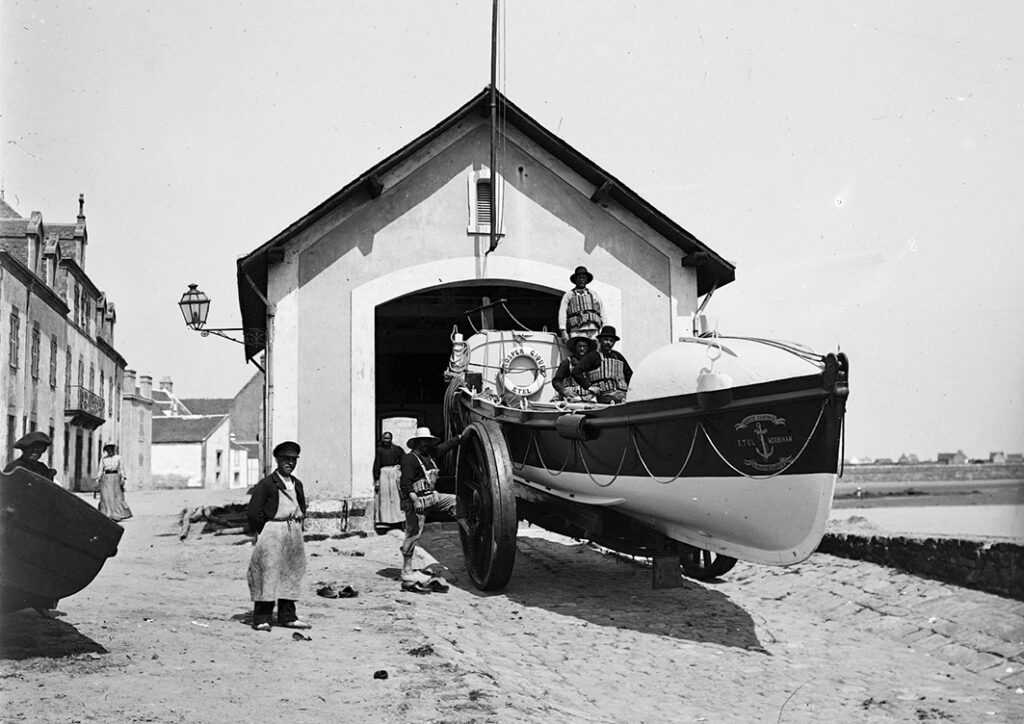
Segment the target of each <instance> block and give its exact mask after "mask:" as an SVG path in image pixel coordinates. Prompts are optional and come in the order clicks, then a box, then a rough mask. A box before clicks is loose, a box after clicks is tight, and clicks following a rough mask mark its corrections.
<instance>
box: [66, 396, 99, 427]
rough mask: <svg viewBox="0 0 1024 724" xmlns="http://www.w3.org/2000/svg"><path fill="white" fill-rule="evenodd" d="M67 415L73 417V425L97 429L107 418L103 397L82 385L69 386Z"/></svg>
mask: <svg viewBox="0 0 1024 724" xmlns="http://www.w3.org/2000/svg"><path fill="white" fill-rule="evenodd" d="M66 404H67V407H66V409H65V410H64V416H65V417H71V418H72V420H71V424H72V425H80V426H82V427H85V428H88V429H90V430H95V429H96V428H97V427H99V426H100V425H102V424H103V423H104V421H105V420H106V417H104V412H105V411H104V405H103V398H102V397H100V396H99V395H97V394H96V393H95V392H91V391H90V390H88V389H87V388H85V387H82V386H80V385H73V386H72V387H69V388H68V402H67V403H66Z"/></svg>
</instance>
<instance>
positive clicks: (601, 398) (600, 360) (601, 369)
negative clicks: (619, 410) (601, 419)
mask: <svg viewBox="0 0 1024 724" xmlns="http://www.w3.org/2000/svg"><path fill="white" fill-rule="evenodd" d="M618 341H619V336H618V335H617V334H615V327H612V326H610V325H605V326H604V327H602V328H601V331H600V332H599V333H598V335H597V349H595V350H592V351H590V352H587V353H586V354H585V355H583V359H581V360H580V362H579V364H578V365H576V366H575V367H574V368H573V370H572V378H573V379H574V380H575V381H576V384H578V385H579V386H580V387H581V388H583V389H585V390H589V391H590V392H592V393H593V394H594V395H596V396H597V401H598V402H602V403H617V402H625V401H626V390H627V389H628V388H629V380H630V378H632V377H633V370H632V369H631V368H630V366H629V362H627V361H626V358H625V357H623V356H622V354H621V353H619V352H616V351H615V350H614V349H612V347H614V346H615V343H616V342H618Z"/></svg>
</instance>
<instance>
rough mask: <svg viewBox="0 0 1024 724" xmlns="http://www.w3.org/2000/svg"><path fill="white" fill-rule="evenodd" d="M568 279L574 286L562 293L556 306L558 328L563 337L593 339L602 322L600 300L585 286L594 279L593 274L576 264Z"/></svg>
mask: <svg viewBox="0 0 1024 724" xmlns="http://www.w3.org/2000/svg"><path fill="white" fill-rule="evenodd" d="M569 281H571V282H572V283H573V284H575V285H576V286H574V287H573V288H572V289H570V290H569V291H567V292H566V293H565V294H564V295H562V303H561V304H560V305H559V307H558V329H559V330H560V331H561V333H562V338H563V339H569V338H570V337H576V336H584V337H590V338H591V339H593V338H594V334H595V333H596V332H597V330H598V329H600V327H601V324H602V317H601V300H600V299H598V298H597V295H596V294H595V293H594V292H592V291H591V290H590V289H588V288H587V285H588V284H590V282H592V281H594V275H593V274H591V273H590V272H588V271H587V268H586V267H585V266H578V267H576V271H574V272H573V273H572V275H571V276H570V277H569Z"/></svg>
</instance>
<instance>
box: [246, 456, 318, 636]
mask: <svg viewBox="0 0 1024 724" xmlns="http://www.w3.org/2000/svg"><path fill="white" fill-rule="evenodd" d="M299 452H300V449H299V444H298V443H296V442H291V441H288V442H283V443H281V444H280V445H278V446H277V447H275V448H274V460H275V461H276V462H277V469H276V470H275V471H274V472H272V473H271V474H270V475H268V476H267V477H265V478H263V480H261V481H259V482H258V483H256V485H254V486H253V488H252V497H251V498H250V499H249V508H248V511H247V512H248V517H249V527H250V529H251V530H252V532H253V533H255V534H256V535H257V536H258V537H257V538H256V545H255V546H254V547H253V549H252V558H251V559H250V561H249V572H248V576H247V578H248V581H249V593H250V595H251V597H252V601H253V614H252V627H253V628H254V629H256V630H257V631H269V630H270V624H271V620H272V618H273V615H274V602H275V601H276V602H277V624H278V625H279V626H284V627H285V628H310V625H309V624H308V623H306V622H305V621H302V620H300V619H299V617H298V614H296V612H295V602H296V601H297V600H298V598H299V595H300V594H301V592H302V579H303V577H304V576H305V574H306V545H305V543H304V542H303V540H302V520H303V518H304V517H305V515H306V496H305V494H304V493H303V490H302V481H300V480H299V479H298V478H296V477H295V476H293V475H292V472H293V471H294V470H295V465H296V464H297V463H298V460H299Z"/></svg>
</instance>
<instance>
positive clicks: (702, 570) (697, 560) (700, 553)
mask: <svg viewBox="0 0 1024 724" xmlns="http://www.w3.org/2000/svg"><path fill="white" fill-rule="evenodd" d="M679 562H680V564H681V565H682V567H683V575H686V576H688V577H690V578H696V579H697V580H698V581H710V580H712V579H713V578H719V577H721V576H724V575H725V574H726V573H728V572H729V571H731V570H732V567H733V566H735V565H736V559H735V558H730V557H729V556H723V555H719V554H718V553H715V552H714V551H708V550H701V549H700V548H691V549H690V550H688V551H686V552H685V553H683V555H682V556H680V558H679Z"/></svg>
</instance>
